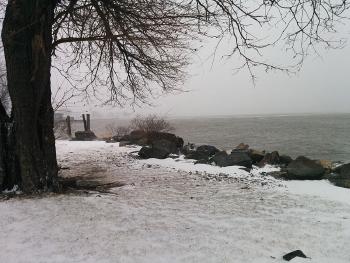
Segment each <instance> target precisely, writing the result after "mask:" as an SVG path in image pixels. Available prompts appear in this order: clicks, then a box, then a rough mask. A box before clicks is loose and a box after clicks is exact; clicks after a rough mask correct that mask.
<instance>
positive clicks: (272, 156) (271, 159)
mask: <svg viewBox="0 0 350 263" xmlns="http://www.w3.org/2000/svg"><path fill="white" fill-rule="evenodd" d="M266 164H271V165H277V164H280V155H279V153H278V152H277V151H274V152H271V153H267V154H265V156H264V158H263V159H262V160H261V161H260V162H259V166H260V167H263V166H265V165H266Z"/></svg>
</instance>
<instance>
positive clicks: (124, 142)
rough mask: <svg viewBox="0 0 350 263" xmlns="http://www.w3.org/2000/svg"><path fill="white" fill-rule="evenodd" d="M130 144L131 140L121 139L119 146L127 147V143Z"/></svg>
mask: <svg viewBox="0 0 350 263" xmlns="http://www.w3.org/2000/svg"><path fill="white" fill-rule="evenodd" d="M130 144H131V142H129V141H120V142H119V147H125V146H126V145H130Z"/></svg>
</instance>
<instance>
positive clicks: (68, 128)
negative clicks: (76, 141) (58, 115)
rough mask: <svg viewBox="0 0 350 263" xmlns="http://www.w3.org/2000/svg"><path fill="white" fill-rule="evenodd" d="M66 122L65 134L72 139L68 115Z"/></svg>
mask: <svg viewBox="0 0 350 263" xmlns="http://www.w3.org/2000/svg"><path fill="white" fill-rule="evenodd" d="M66 122H67V134H68V136H69V137H72V126H71V125H70V116H69V115H68V116H67V119H66Z"/></svg>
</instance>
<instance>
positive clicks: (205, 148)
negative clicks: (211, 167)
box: [186, 145, 219, 161]
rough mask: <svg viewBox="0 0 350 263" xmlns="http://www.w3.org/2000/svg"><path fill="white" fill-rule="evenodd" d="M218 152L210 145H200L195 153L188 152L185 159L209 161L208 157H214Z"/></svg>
mask: <svg viewBox="0 0 350 263" xmlns="http://www.w3.org/2000/svg"><path fill="white" fill-rule="evenodd" d="M218 152H219V150H218V149H217V148H216V147H214V146H211V145H201V146H199V147H197V149H196V150H195V151H190V152H189V153H188V154H187V155H186V158H187V159H195V160H206V161H209V159H210V157H212V156H214V155H215V154H216V153H218Z"/></svg>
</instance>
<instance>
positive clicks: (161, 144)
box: [151, 139, 179, 154]
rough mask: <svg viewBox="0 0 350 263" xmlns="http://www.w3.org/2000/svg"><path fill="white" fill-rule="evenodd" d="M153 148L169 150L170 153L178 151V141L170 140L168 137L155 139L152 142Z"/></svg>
mask: <svg viewBox="0 0 350 263" xmlns="http://www.w3.org/2000/svg"><path fill="white" fill-rule="evenodd" d="M151 146H152V148H154V149H158V150H162V151H167V152H169V154H170V153H178V152H179V150H178V147H177V145H176V142H174V141H169V140H166V139H159V140H155V141H153V142H152V145H151Z"/></svg>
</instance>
